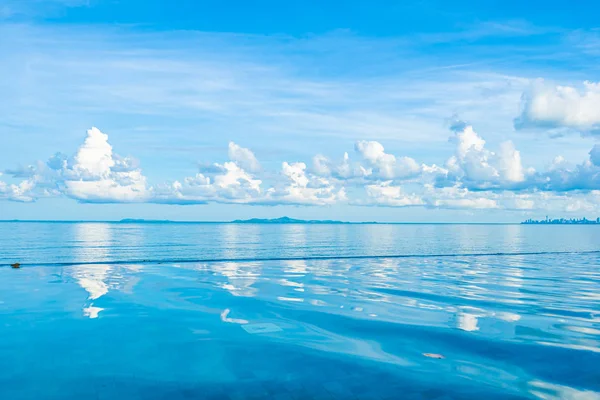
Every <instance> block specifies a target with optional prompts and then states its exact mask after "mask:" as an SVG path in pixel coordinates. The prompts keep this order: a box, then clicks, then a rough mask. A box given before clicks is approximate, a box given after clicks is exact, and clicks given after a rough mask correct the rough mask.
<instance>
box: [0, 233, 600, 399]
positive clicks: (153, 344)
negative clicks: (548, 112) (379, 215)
mask: <svg viewBox="0 0 600 400" xmlns="http://www.w3.org/2000/svg"><path fill="white" fill-rule="evenodd" d="M0 244H1V246H0V265H2V266H1V267H0V327H1V328H0V371H1V372H0V399H11V400H12V399H112V400H118V399H263V398H268V399H313V398H314V399H513V398H514V399H600V226H534V225H531V226H523V225H251V224H248V225H246V224H167V223H165V224H110V223H19V222H11V223H0ZM13 262H20V263H22V264H23V265H22V268H21V269H12V268H10V267H9V266H8V264H10V263H13Z"/></svg>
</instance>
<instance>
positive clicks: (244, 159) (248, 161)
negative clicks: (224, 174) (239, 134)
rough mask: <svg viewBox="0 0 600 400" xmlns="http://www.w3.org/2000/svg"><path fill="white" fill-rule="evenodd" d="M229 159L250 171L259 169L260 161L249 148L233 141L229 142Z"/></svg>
mask: <svg viewBox="0 0 600 400" xmlns="http://www.w3.org/2000/svg"><path fill="white" fill-rule="evenodd" d="M229 159H230V160H231V161H234V162H236V163H237V164H238V165H239V166H240V167H242V168H244V169H246V170H248V171H250V172H258V171H260V163H259V162H258V160H257V159H256V157H255V156H254V153H253V152H252V151H251V150H250V149H246V148H243V147H241V146H238V145H237V144H235V143H233V142H229Z"/></svg>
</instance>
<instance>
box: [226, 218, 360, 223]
mask: <svg viewBox="0 0 600 400" xmlns="http://www.w3.org/2000/svg"><path fill="white" fill-rule="evenodd" d="M231 222H232V223H233V224H349V223H350V222H343V221H332V220H304V219H294V218H290V217H281V218H271V219H262V218H252V219H244V220H241V219H236V220H235V221H231Z"/></svg>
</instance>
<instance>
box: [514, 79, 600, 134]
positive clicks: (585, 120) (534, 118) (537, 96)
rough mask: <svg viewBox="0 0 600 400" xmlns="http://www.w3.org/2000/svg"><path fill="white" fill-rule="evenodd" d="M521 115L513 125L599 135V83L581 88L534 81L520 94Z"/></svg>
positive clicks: (590, 83)
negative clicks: (526, 90) (563, 129)
mask: <svg viewBox="0 0 600 400" xmlns="http://www.w3.org/2000/svg"><path fill="white" fill-rule="evenodd" d="M521 109H522V110H521V114H520V115H519V117H517V118H516V119H515V127H516V128H517V129H523V128H531V127H538V128H566V129H571V130H575V131H578V132H581V133H583V134H594V135H596V134H600V83H595V82H588V81H586V82H584V83H583V85H582V87H580V88H575V87H571V86H559V85H551V84H548V83H546V82H544V81H543V80H538V81H536V82H535V83H534V84H533V85H532V87H531V88H530V90H529V91H528V92H526V93H524V94H523V97H522V105H521Z"/></svg>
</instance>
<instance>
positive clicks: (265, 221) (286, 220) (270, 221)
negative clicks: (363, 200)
mask: <svg viewBox="0 0 600 400" xmlns="http://www.w3.org/2000/svg"><path fill="white" fill-rule="evenodd" d="M11 222H12V223H15V222H23V223H55V224H75V223H88V224H94V223H103V224H190V225H193V224H198V225H199V224H207V225H212V224H257V225H285V224H290V225H291V224H301V225H518V224H519V223H518V222H460V221H457V222H377V221H356V222H354V221H338V220H313V219H311V220H304V219H295V218H290V217H280V218H251V219H236V220H233V221H173V220H168V219H143V218H124V219H121V220H118V221H115V220H112V221H111V220H19V219H12V220H0V223H11Z"/></svg>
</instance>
